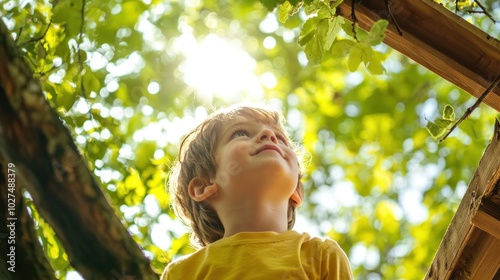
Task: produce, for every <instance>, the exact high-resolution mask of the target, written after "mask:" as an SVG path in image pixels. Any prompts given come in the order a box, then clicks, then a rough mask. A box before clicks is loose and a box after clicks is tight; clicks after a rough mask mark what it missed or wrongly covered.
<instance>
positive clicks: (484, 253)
mask: <svg viewBox="0 0 500 280" xmlns="http://www.w3.org/2000/svg"><path fill="white" fill-rule="evenodd" d="M498 252H500V239H498V238H496V237H494V236H492V235H489V234H488V233H486V232H484V231H482V230H480V229H478V228H475V229H474V230H473V233H472V234H471V237H470V239H469V241H468V242H467V246H466V247H465V249H464V252H463V253H462V254H461V258H460V259H459V261H458V262H457V266H456V267H455V268H454V270H453V271H452V272H451V277H450V279H474V280H492V279H494V280H496V279H495V278H494V277H495V274H496V273H497V272H498V269H499V268H500V258H499V257H498V254H499V253H498Z"/></svg>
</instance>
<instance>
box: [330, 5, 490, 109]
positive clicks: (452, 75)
mask: <svg viewBox="0 0 500 280" xmlns="http://www.w3.org/2000/svg"><path fill="white" fill-rule="evenodd" d="M351 1H352V0H345V1H343V2H342V4H340V6H339V11H340V14H341V15H342V16H343V17H346V18H348V19H351V15H352V12H351V5H352V2H351ZM386 1H387V2H388V3H389V9H390V12H389V11H388V10H387V8H386V5H385V2H386ZM354 10H355V14H356V17H357V20H358V23H359V25H360V26H361V27H362V28H364V29H369V28H370V27H371V26H372V25H373V23H374V22H375V21H377V20H379V19H382V18H384V19H387V20H388V21H389V23H390V24H389V27H388V29H387V32H386V33H387V36H386V38H385V40H384V43H386V44H387V45H389V46H390V47H392V48H393V49H395V50H397V51H399V52H401V53H402V54H404V55H406V56H407V57H409V58H411V59H412V60H414V61H415V62H417V63H419V64H421V65H422V66H424V67H426V68H427V69H429V70H431V71H432V72H434V73H436V74H438V75H439V76H441V77H443V78H444V79H446V80H448V81H450V82H451V83H453V84H455V85H456V86H458V87H460V88H462V89H463V90H465V91H467V92H468V93H470V94H471V95H473V96H475V97H479V96H480V95H481V94H482V93H483V92H484V91H485V89H486V88H488V86H489V85H490V84H491V83H492V82H493V80H494V79H495V77H496V76H497V75H498V74H500V41H498V40H497V39H495V38H493V37H490V36H489V35H488V34H486V33H484V32H483V31H481V30H480V29H479V28H477V27H475V26H474V25H472V24H470V23H469V22H467V21H465V20H464V19H462V18H461V17H459V16H458V15H456V14H454V13H453V12H451V11H449V10H448V9H446V8H444V7H443V6H441V5H440V4H437V3H435V2H433V1H432V0H376V1H375V0H370V1H359V2H358V1H356V4H355V9H354ZM391 14H392V15H393V16H394V19H395V22H396V23H397V25H398V26H399V28H400V30H401V32H402V35H400V34H399V32H398V30H397V27H396V25H395V24H394V21H393V20H392V19H391V17H390V15H391ZM484 103H486V104H488V105H489V106H490V107H492V108H494V109H495V110H497V111H499V112H500V86H497V87H496V88H494V89H493V91H492V92H491V93H490V94H489V95H488V97H487V98H486V99H485V100H484Z"/></svg>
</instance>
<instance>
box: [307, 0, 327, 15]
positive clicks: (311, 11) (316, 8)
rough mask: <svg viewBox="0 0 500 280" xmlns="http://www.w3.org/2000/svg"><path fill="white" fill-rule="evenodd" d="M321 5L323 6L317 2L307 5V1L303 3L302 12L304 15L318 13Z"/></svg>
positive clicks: (317, 0)
mask: <svg viewBox="0 0 500 280" xmlns="http://www.w3.org/2000/svg"><path fill="white" fill-rule="evenodd" d="M323 5H324V4H322V3H320V1H319V0H314V1H310V2H309V3H308V1H305V5H304V12H305V13H306V15H311V14H314V13H316V12H317V11H319V9H320V8H321V6H323Z"/></svg>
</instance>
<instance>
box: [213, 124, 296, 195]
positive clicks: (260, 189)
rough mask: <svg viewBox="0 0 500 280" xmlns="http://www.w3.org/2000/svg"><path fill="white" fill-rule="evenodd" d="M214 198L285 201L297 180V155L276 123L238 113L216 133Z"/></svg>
mask: <svg viewBox="0 0 500 280" xmlns="http://www.w3.org/2000/svg"><path fill="white" fill-rule="evenodd" d="M217 135H218V136H217V142H218V144H217V148H216V158H215V159H216V162H217V166H218V167H217V174H216V178H215V183H216V184H217V186H218V188H219V190H218V193H219V194H218V195H217V197H218V198H217V199H219V198H220V199H229V200H231V201H234V202H237V201H245V200H249V199H250V198H253V199H267V200H276V201H277V202H283V201H286V202H287V201H288V199H289V198H290V196H291V195H292V194H293V193H294V191H295V189H296V187H297V183H298V176H299V175H298V174H299V170H298V168H299V167H298V162H297V157H296V155H295V153H294V151H293V150H292V147H291V146H290V143H289V140H288V138H287V137H286V135H285V134H284V132H282V131H281V130H280V129H279V128H278V127H275V126H273V125H271V124H267V123H263V122H259V121H257V120H254V119H251V118H247V117H244V116H238V117H236V118H235V119H233V120H230V121H228V122H227V123H224V124H223V125H222V127H221V128H220V129H219V130H218V133H217Z"/></svg>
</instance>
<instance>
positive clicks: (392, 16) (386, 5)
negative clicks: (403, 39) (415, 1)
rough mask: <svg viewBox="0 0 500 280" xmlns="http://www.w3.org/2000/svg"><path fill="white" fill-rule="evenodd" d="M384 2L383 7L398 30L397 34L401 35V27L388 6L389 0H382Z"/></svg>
mask: <svg viewBox="0 0 500 280" xmlns="http://www.w3.org/2000/svg"><path fill="white" fill-rule="evenodd" d="M384 3H385V8H386V9H387V11H388V12H389V16H390V17H391V20H392V22H394V25H395V26H396V29H397V30H398V33H399V36H403V32H402V31H401V28H400V27H399V24H398V22H397V21H396V18H395V17H394V14H392V11H391V8H390V7H389V0H384Z"/></svg>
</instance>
